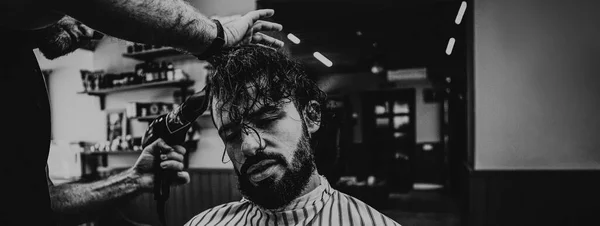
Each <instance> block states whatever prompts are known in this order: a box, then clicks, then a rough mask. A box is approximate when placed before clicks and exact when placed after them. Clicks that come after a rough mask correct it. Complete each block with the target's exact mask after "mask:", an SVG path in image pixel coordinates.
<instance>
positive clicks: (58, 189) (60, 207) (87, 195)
mask: <svg viewBox="0 0 600 226" xmlns="http://www.w3.org/2000/svg"><path fill="white" fill-rule="evenodd" d="M139 180H140V179H139V177H137V176H136V174H134V173H133V171H132V170H126V171H124V172H121V173H119V174H117V175H113V176H111V177H109V178H107V179H103V180H99V181H96V182H90V183H81V182H73V183H66V184H61V185H58V186H52V187H50V198H51V201H52V209H53V210H54V212H56V213H58V214H59V215H61V214H65V215H67V216H68V215H70V214H75V215H80V216H85V215H93V213H94V212H95V211H101V210H103V209H104V208H105V207H107V206H108V205H110V204H114V203H116V202H118V201H122V200H124V198H126V197H132V196H134V195H136V194H139V193H141V192H142V189H141V186H140V183H139Z"/></svg>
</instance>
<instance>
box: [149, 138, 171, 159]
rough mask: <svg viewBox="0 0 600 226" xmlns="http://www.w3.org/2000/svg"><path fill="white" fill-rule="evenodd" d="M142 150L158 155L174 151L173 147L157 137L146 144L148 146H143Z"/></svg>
mask: <svg viewBox="0 0 600 226" xmlns="http://www.w3.org/2000/svg"><path fill="white" fill-rule="evenodd" d="M144 151H147V152H149V153H150V154H152V155H154V156H158V155H160V154H163V153H169V152H173V151H175V148H173V147H171V146H169V145H168V144H167V143H165V141H164V140H163V139H161V138H158V139H156V140H155V141H154V142H152V143H151V144H150V145H148V147H146V148H144Z"/></svg>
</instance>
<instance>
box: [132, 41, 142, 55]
mask: <svg viewBox="0 0 600 226" xmlns="http://www.w3.org/2000/svg"><path fill="white" fill-rule="evenodd" d="M143 50H144V46H142V45H141V44H139V43H135V44H133V52H136V53H137V52H141V51H143Z"/></svg>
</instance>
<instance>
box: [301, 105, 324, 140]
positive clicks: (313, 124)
mask: <svg viewBox="0 0 600 226" xmlns="http://www.w3.org/2000/svg"><path fill="white" fill-rule="evenodd" d="M303 115H304V122H306V129H307V130H308V133H310V134H313V133H315V132H317V131H318V130H319V128H320V127H321V105H320V104H319V102H317V101H315V100H311V101H309V102H308V104H306V106H305V107H304V110H303Z"/></svg>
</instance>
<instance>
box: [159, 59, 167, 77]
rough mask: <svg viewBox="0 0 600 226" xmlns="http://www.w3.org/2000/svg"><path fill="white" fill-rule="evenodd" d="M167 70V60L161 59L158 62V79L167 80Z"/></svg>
mask: <svg viewBox="0 0 600 226" xmlns="http://www.w3.org/2000/svg"><path fill="white" fill-rule="evenodd" d="M167 70H168V65H167V62H165V61H163V62H161V63H160V80H161V81H167V80H168V79H167Z"/></svg>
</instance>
